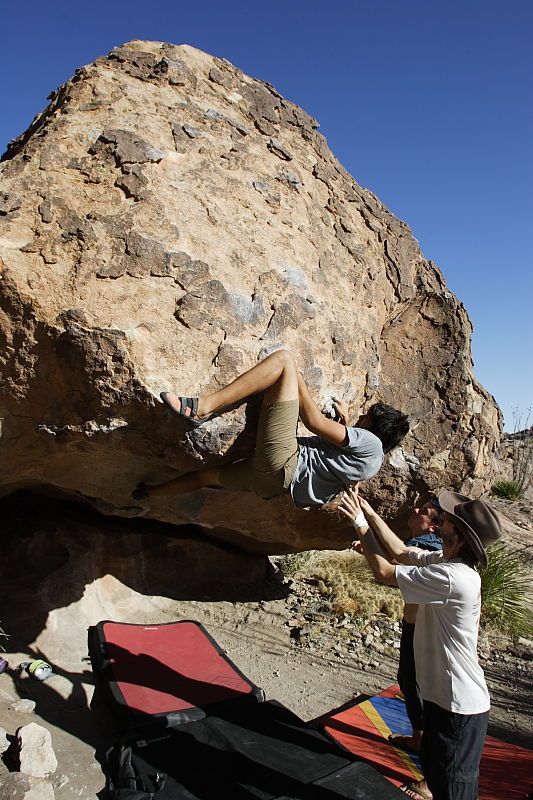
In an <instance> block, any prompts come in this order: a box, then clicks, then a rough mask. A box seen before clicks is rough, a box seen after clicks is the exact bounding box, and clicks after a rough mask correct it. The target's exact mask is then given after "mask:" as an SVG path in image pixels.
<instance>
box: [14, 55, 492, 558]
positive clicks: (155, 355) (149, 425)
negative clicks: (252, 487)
mask: <svg viewBox="0 0 533 800" xmlns="http://www.w3.org/2000/svg"><path fill="white" fill-rule="evenodd" d="M317 127H318V124H317V122H316V121H315V120H313V119H312V118H311V117H309V116H308V114H306V113H305V112H304V111H302V110H301V109H300V108H298V107H297V106H295V105H294V104H293V103H290V102H288V101H287V100H285V99H284V98H283V97H281V96H280V95H279V94H278V92H276V90H275V89H274V88H273V87H272V86H270V85H269V84H267V83H263V82H261V81H257V80H253V79H252V78H250V77H248V76H247V75H244V74H243V73H242V72H241V71H240V70H238V69H237V68H236V67H234V66H232V65H231V64H230V63H228V62H227V61H225V60H220V59H216V58H213V57H211V56H209V55H206V54H205V53H202V52H200V51H198V50H195V49H193V48H191V47H187V46H181V47H178V46H174V45H171V44H163V43H159V42H138V41H135V42H130V43H128V44H126V45H124V46H122V47H119V48H116V49H115V50H113V51H111V53H109V55H107V56H105V57H102V58H99V59H97V60H96V61H95V62H94V63H93V64H90V65H88V66H86V67H83V68H81V69H79V70H78V71H77V72H76V74H75V76H74V77H73V78H72V79H71V80H70V81H68V82H67V83H66V84H65V85H64V86H62V87H61V88H60V89H59V90H58V91H57V92H54V93H53V94H52V96H51V98H50V105H49V106H48V107H47V108H46V109H45V110H44V111H43V112H42V113H41V114H40V115H39V116H37V117H36V118H35V120H34V121H33V123H32V124H31V126H30V128H29V129H28V131H27V132H26V133H25V134H24V135H22V136H21V137H20V138H19V139H16V140H15V141H14V142H12V143H11V144H10V146H9V148H8V150H7V152H6V153H5V155H4V157H3V163H2V164H1V165H0V170H1V191H0V269H1V275H0V277H1V280H0V369H1V372H2V380H1V386H0V417H2V423H1V424H2V427H1V437H0V445H1V448H2V459H1V463H0V491H1V492H2V493H3V494H4V495H5V494H9V493H11V492H13V491H14V490H16V489H19V488H26V489H31V487H35V486H39V487H40V488H41V490H43V489H46V490H48V491H50V492H55V493H57V494H61V496H67V497H71V498H76V497H80V496H82V497H83V498H85V499H86V500H88V501H89V502H91V503H92V504H93V505H94V506H95V507H96V508H97V509H99V510H101V511H103V512H104V513H106V514H110V515H119V516H120V515H126V516H127V515H128V514H131V513H134V512H133V511H132V510H131V509H128V507H129V506H130V505H131V503H132V501H131V498H130V492H131V490H132V488H133V487H134V486H135V485H136V484H137V482H138V481H140V480H145V481H148V482H154V483H156V482H159V481H163V480H165V479H168V478H170V477H172V476H174V475H177V474H178V473H180V472H183V471H188V470H191V469H196V468H199V467H202V466H205V465H210V464H215V463H222V462H224V461H228V460H233V459H236V458H239V457H243V456H245V455H246V454H247V453H249V452H250V450H251V448H252V447H253V424H252V422H253V420H252V417H253V412H254V407H253V403H252V404H249V405H248V407H245V406H242V407H241V408H240V409H237V410H234V411H232V412H231V413H229V414H226V415H223V416H221V417H219V418H217V419H214V420H213V421H211V422H209V423H208V424H206V425H205V426H204V427H202V428H201V429H199V430H197V431H195V432H186V431H185V430H184V428H183V427H182V426H181V425H180V423H179V421H177V420H176V419H174V418H171V416H170V415H169V413H168V412H167V411H166V409H165V408H164V407H163V406H162V405H161V404H160V403H159V402H158V399H157V397H158V394H159V392H160V391H161V390H168V389H171V388H173V389H177V390H179V391H180V392H181V393H185V394H191V393H193V394H194V393H197V392H198V391H206V390H213V389H215V388H217V387H219V386H221V385H223V384H225V383H226V382H228V381H230V380H231V379H233V378H235V377H236V376H237V374H238V373H240V372H241V371H243V370H244V369H246V368H248V367H250V366H251V365H252V364H254V363H256V362H257V360H258V359H260V358H261V357H263V356H264V355H265V354H267V353H269V352H271V351H272V350H274V349H275V348H277V347H279V346H281V345H284V346H287V347H290V348H291V349H292V350H293V351H294V353H295V355H296V357H297V359H298V362H299V365H300V366H301V368H302V369H303V371H304V373H305V376H306V378H307V381H308V383H309V386H310V388H311V391H312V392H313V394H314V396H315V398H316V399H317V400H318V402H319V403H326V402H327V401H328V400H329V399H330V398H331V396H332V395H337V396H341V397H343V398H345V399H346V400H347V401H348V402H349V403H350V405H351V408H352V409H353V412H354V416H355V415H356V414H357V412H358V410H359V409H360V408H361V407H363V408H364V407H367V406H368V405H369V404H371V403H372V402H375V401H377V400H378V399H379V400H383V401H385V402H390V403H392V404H393V405H395V406H397V407H400V408H401V409H402V410H403V411H406V412H408V413H409V414H410V415H411V418H412V421H413V430H412V433H411V434H410V435H409V436H408V437H407V439H406V440H405V441H404V443H403V446H402V447H401V448H398V449H396V450H395V451H393V452H392V453H391V454H390V456H389V457H387V458H386V463H385V466H384V468H383V469H382V471H381V472H380V474H379V475H378V476H376V477H375V478H374V479H373V480H372V481H370V482H369V483H368V484H367V485H366V487H365V490H366V492H367V495H368V496H369V497H370V498H372V499H374V500H375V501H376V502H378V503H379V504H380V508H381V510H382V511H384V513H390V512H392V511H393V510H395V509H397V508H398V506H401V505H402V504H404V505H405V504H407V503H409V502H411V500H412V498H413V496H414V495H415V493H416V492H421V491H424V490H426V489H428V488H435V487H438V486H442V485H445V486H452V487H454V488H456V489H458V490H462V491H466V492H471V493H473V494H476V493H479V492H480V491H482V490H483V489H484V488H485V487H486V486H487V485H488V483H489V482H490V473H491V469H492V459H493V453H494V450H495V446H496V443H497V441H498V439H499V435H500V433H499V429H500V414H499V410H498V408H497V406H496V405H495V402H494V400H493V398H492V397H491V396H490V395H489V394H487V392H486V391H485V390H484V389H483V388H482V387H481V386H480V385H479V384H478V383H477V381H476V380H475V378H474V376H473V374H472V361H471V356H470V336H471V324H470V322H469V319H468V316H467V313H466V311H465V309H464V307H463V306H462V304H461V303H460V302H459V301H458V300H457V299H456V298H455V297H454V295H453V294H452V293H451V292H449V291H448V289H447V288H446V285H445V282H444V279H443V277H442V275H441V273H440V271H439V270H438V269H437V267H436V266H435V265H434V264H433V263H432V262H431V261H427V260H426V259H424V257H423V256H422V254H421V252H420V249H419V247H418V244H417V242H416V240H415V239H414V238H413V236H412V234H411V232H410V230H409V228H408V227H407V225H405V224H404V223H403V222H400V221H399V220H397V219H396V218H395V217H394V216H393V215H392V214H391V213H390V212H389V211H387V209H386V208H384V206H383V205H382V204H381V203H380V202H379V200H378V199H377V198H376V197H375V196H374V195H372V194H371V193H370V192H369V191H366V190H364V189H362V188H361V187H360V186H358V184H357V183H356V182H355V181H354V180H353V178H352V177H351V176H350V175H349V174H348V173H347V172H346V171H345V170H344V169H343V167H342V166H341V165H340V164H339V163H338V161H337V160H336V159H335V157H334V156H333V155H332V153H331V151H330V150H329V148H328V147H327V144H326V141H325V139H324V137H323V136H322V135H321V134H320V133H318V132H317ZM245 408H246V409H247V413H246V414H245ZM144 513H145V514H146V515H147V516H151V517H153V518H154V519H158V520H162V521H166V522H171V523H173V524H183V523H195V524H197V525H200V526H204V527H207V528H210V529H211V533H212V535H213V536H214V537H218V538H220V539H222V540H228V541H233V542H235V543H237V544H239V546H242V547H244V548H245V549H249V550H251V551H253V552H263V553H274V552H286V551H288V550H293V549H308V548H320V547H342V546H345V545H346V543H347V541H348V538H349V536H350V534H349V531H347V528H346V525H344V523H343V522H341V521H340V520H339V519H338V516H337V515H336V514H334V513H328V512H327V511H324V510H322V511H311V512H304V511H297V510H296V509H295V508H293V506H292V504H291V501H290V499H289V498H287V497H284V498H278V499H276V500H272V501H269V502H266V501H262V500H260V499H259V498H257V497H255V496H253V495H246V494H233V495H229V494H228V493H225V492H214V491H209V490H205V491H203V492H199V493H196V494H194V495H187V496H182V497H178V498H171V499H168V500H165V501H160V502H157V503H156V502H151V504H150V507H149V508H145V510H144Z"/></svg>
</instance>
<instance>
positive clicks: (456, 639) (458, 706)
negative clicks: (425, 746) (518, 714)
mask: <svg viewBox="0 0 533 800" xmlns="http://www.w3.org/2000/svg"><path fill="white" fill-rule="evenodd" d="M409 555H410V558H411V562H412V564H413V565H414V566H403V565H399V566H397V567H396V580H397V582H398V586H399V587H400V590H401V592H402V595H403V598H404V600H405V602H406V603H415V604H417V605H418V606H419V608H418V614H417V617H416V626H415V640H414V651H415V664H416V679H417V683H418V686H419V689H420V693H421V695H422V697H423V698H424V700H429V701H430V702H431V703H436V704H437V705H438V706H441V708H445V709H447V710H448V711H453V712H454V713H456V714H481V713H482V712H484V711H488V709H489V707H490V697H489V693H488V689H487V684H486V683H485V676H484V675H483V670H482V669H481V667H480V666H479V663H478V659H477V637H478V628H479V614H480V610H481V579H480V577H479V574H478V573H477V572H476V570H475V569H472V567H469V566H468V565H467V564H464V563H463V562H462V561H459V560H458V559H452V560H451V561H443V554H442V551H437V552H427V551H425V550H419V549H417V548H415V547H413V548H409Z"/></svg>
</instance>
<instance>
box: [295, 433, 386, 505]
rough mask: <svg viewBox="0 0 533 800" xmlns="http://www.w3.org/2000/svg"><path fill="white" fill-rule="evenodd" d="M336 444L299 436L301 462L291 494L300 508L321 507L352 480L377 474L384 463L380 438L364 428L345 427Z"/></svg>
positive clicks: (360, 479)
mask: <svg viewBox="0 0 533 800" xmlns="http://www.w3.org/2000/svg"><path fill="white" fill-rule="evenodd" d="M346 431H347V434H348V442H347V443H346V444H345V445H342V446H337V445H334V444H331V443H330V442H327V441H326V440H325V439H322V438H321V437H320V436H299V437H298V464H297V466H296V472H295V473H294V477H293V479H292V483H291V494H292V499H293V500H294V504H295V505H296V506H298V508H305V507H306V506H321V505H323V504H324V503H327V502H328V500H331V499H332V498H333V497H335V495H336V494H338V493H339V492H340V491H342V490H343V489H345V488H346V487H347V486H349V485H350V484H352V483H356V482H357V481H364V480H366V479H367V478H371V477H372V475H375V474H376V472H377V471H378V470H379V468H380V467H381V465H382V463H383V447H382V445H381V441H380V439H378V437H377V436H376V435H375V434H373V433H371V432H370V431H367V430H366V429H365V428H346Z"/></svg>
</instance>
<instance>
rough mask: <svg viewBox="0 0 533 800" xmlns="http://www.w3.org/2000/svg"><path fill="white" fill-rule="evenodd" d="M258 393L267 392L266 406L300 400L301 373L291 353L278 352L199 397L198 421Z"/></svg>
mask: <svg viewBox="0 0 533 800" xmlns="http://www.w3.org/2000/svg"><path fill="white" fill-rule="evenodd" d="M258 392H264V393H265V396H264V402H265V403H275V402H277V401H283V400H296V399H297V398H298V372H297V369H296V362H295V360H294V356H293V355H292V353H291V352H289V350H276V352H275V353H271V355H269V356H267V358H265V359H264V360H263V361H260V362H259V364H256V365H255V366H254V367H252V368H251V369H249V370H248V372H245V373H244V374H243V375H240V376H239V377H238V378H236V379H235V380H234V381H233V382H232V383H230V384H228V386H225V387H224V388H223V389H219V391H218V392H214V393H213V394H206V395H202V396H201V397H199V398H198V418H199V419H201V418H202V417H206V416H209V415H210V414H213V413H218V412H220V411H222V410H223V409H225V408H229V407H231V406H233V405H236V404H237V403H239V402H240V401H241V400H244V399H245V398H246V397H250V396H251V395H253V394H257V393H258ZM172 396H173V397H174V395H172Z"/></svg>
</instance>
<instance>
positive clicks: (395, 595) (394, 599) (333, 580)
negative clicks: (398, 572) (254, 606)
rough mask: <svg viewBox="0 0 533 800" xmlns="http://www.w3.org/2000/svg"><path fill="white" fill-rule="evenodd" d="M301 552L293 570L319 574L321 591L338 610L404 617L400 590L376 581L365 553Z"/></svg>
mask: <svg viewBox="0 0 533 800" xmlns="http://www.w3.org/2000/svg"><path fill="white" fill-rule="evenodd" d="M298 555H300V556H302V558H301V562H300V564H299V565H298V568H297V569H296V570H295V571H294V572H293V574H294V575H298V576H299V577H312V578H315V579H316V580H317V581H318V583H317V588H318V590H319V592H320V594H321V595H323V597H325V598H327V599H328V602H329V605H330V608H331V610H332V611H333V612H334V613H335V614H350V615H352V616H354V617H365V618H368V617H371V616H373V615H375V614H378V613H380V614H384V615H385V616H387V617H389V619H391V620H392V621H396V620H400V619H401V618H402V609H403V601H402V596H401V594H400V591H399V590H398V589H395V588H393V587H391V586H383V585H381V584H379V583H376V581H375V579H374V576H373V575H372V572H371V571H370V568H369V566H368V564H367V562H366V561H365V559H364V558H363V557H362V556H359V555H357V554H356V553H350V552H346V551H343V552H338V553H337V552H333V553H332V552H329V553H320V552H318V551H310V553H309V554H308V555H307V556H304V554H303V553H301V554H298Z"/></svg>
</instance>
